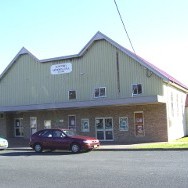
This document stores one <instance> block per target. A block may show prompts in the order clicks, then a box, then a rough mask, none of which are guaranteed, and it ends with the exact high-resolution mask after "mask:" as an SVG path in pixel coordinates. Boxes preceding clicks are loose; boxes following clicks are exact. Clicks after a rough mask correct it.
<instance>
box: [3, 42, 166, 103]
mask: <svg viewBox="0 0 188 188" xmlns="http://www.w3.org/2000/svg"><path fill="white" fill-rule="evenodd" d="M116 53H118V57H119V58H118V59H119V77H120V93H119V92H118V81H117V57H116ZM65 62H70V63H72V72H71V73H67V74H59V75H52V74H51V73H50V67H51V65H54V64H58V63H65ZM146 71H147V70H146V69H145V68H144V67H143V66H141V65H140V64H139V63H137V62H136V61H135V60H133V59H132V58H130V57H128V56H127V55H125V54H124V53H122V52H121V51H119V50H117V49H116V48H115V47H114V46H112V45H111V44H109V43H108V42H106V41H105V40H100V41H96V42H94V43H93V45H92V46H91V47H90V48H89V49H88V50H87V52H86V53H85V54H84V55H83V56H82V57H79V58H73V59H67V60H60V61H53V62H46V63H40V62H36V60H35V59H34V58H33V57H32V56H30V55H27V54H25V55H21V56H20V57H19V58H18V59H17V60H16V62H15V63H14V64H13V65H12V66H11V68H10V69H9V70H8V71H7V73H6V74H5V75H4V77H3V78H2V79H1V80H0V91H1V92H0V98H1V100H0V105H1V106H15V105H27V104H42V103H55V102H65V101H67V102H69V100H68V91H69V90H76V92H77V99H76V100H77V101H85V100H93V94H94V89H95V88H96V87H106V91H107V98H109V99H116V98H124V97H130V96H131V94H132V84H135V83H141V84H142V86H143V94H142V95H143V96H150V95H163V90H162V87H163V81H162V80H161V79H160V78H159V77H158V76H156V75H154V74H152V75H151V76H150V77H147V76H146ZM99 100H100V99H99ZM73 101H74V100H73ZM70 102H72V101H70Z"/></svg>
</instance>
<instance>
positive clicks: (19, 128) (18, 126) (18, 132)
mask: <svg viewBox="0 0 188 188" xmlns="http://www.w3.org/2000/svg"><path fill="white" fill-rule="evenodd" d="M23 129H24V128H23V118H16V119H15V120H14V136H15V137H23V136H24V132H23Z"/></svg>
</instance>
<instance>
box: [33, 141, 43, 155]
mask: <svg viewBox="0 0 188 188" xmlns="http://www.w3.org/2000/svg"><path fill="white" fill-rule="evenodd" d="M33 149H34V150H35V151H36V152H37V153H40V152H42V150H43V149H42V145H41V144H39V143H37V144H35V145H34V148H33Z"/></svg>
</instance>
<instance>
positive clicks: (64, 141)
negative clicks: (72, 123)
mask: <svg viewBox="0 0 188 188" xmlns="http://www.w3.org/2000/svg"><path fill="white" fill-rule="evenodd" d="M52 147H53V148H54V149H65V150H67V149H69V148H70V142H69V139H68V137H67V136H66V135H65V134H64V133H63V132H62V131H60V130H54V131H53V146H52Z"/></svg>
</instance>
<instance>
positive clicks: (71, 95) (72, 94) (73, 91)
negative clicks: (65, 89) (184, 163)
mask: <svg viewBox="0 0 188 188" xmlns="http://www.w3.org/2000/svg"><path fill="white" fill-rule="evenodd" d="M72 99H76V91H75V90H71V91H69V100H72Z"/></svg>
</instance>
